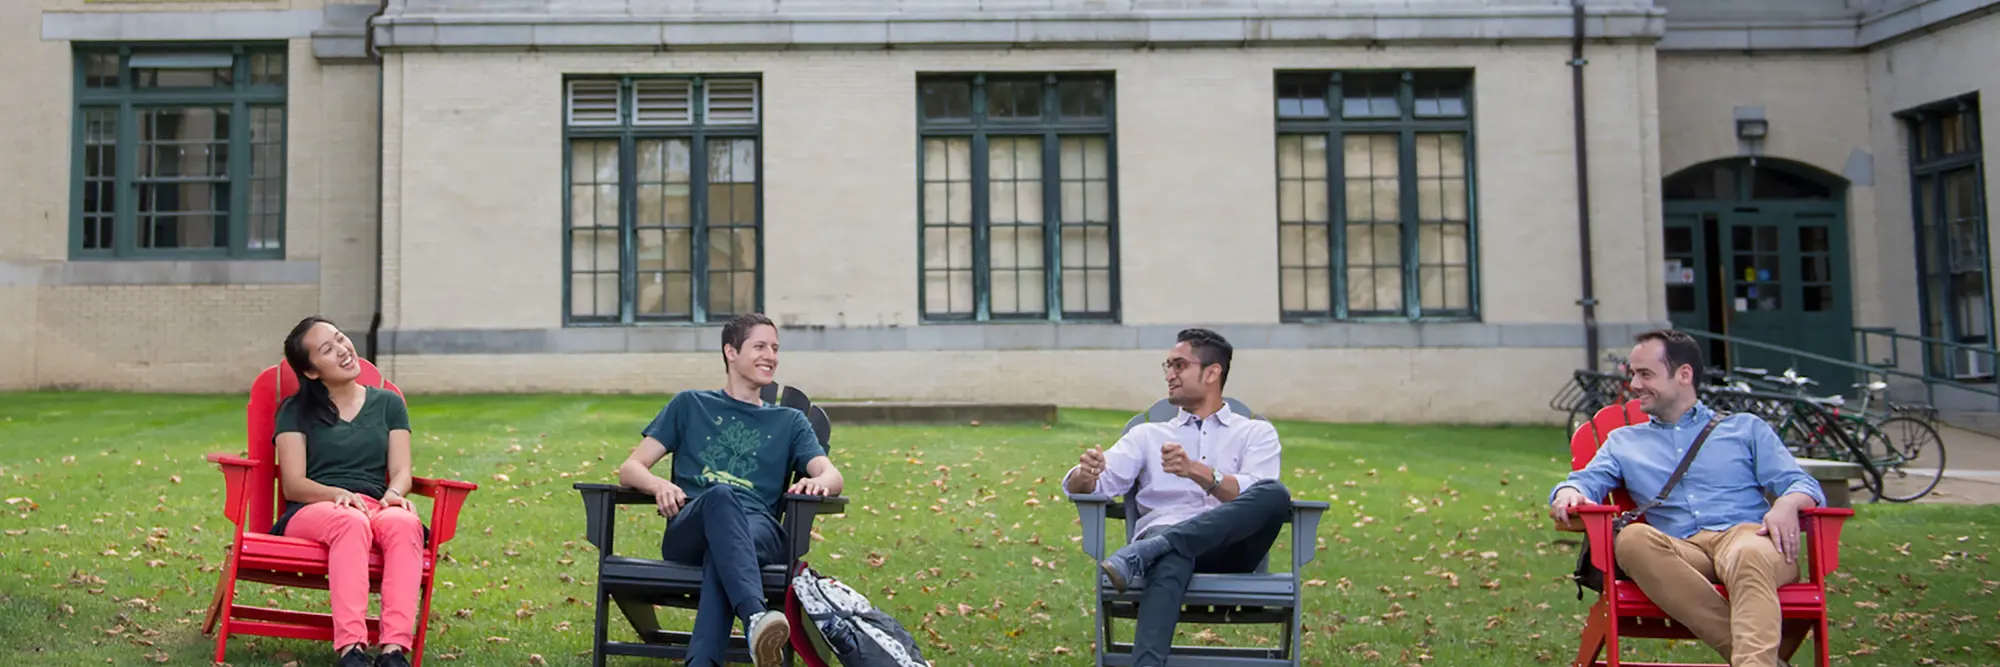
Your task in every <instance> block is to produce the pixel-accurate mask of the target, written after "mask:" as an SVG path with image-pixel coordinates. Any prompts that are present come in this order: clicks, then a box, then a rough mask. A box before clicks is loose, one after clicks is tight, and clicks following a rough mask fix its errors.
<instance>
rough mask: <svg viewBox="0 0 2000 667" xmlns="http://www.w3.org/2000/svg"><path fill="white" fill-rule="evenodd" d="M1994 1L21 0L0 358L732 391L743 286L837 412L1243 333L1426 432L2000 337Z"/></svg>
mask: <svg viewBox="0 0 2000 667" xmlns="http://www.w3.org/2000/svg"><path fill="white" fill-rule="evenodd" d="M1994 5H2000V3H1985V2H1970V3H1968V2H1946V1H1943V0H1932V1H1921V2H1917V1H1908V0H1903V1H1897V2H1887V1H1882V0H1846V1H1842V0H1814V1H1813V2H1787V3H1741V2H1722V1H1719V0H1714V1H1706V2H1687V1H1681V2H1673V1H1668V0H1660V1H1658V2H1649V1H1645V0H1617V1H1597V0H1584V2H1582V9H1583V12H1582V13H1583V17H1582V19H1581V20H1580V21H1579V20H1578V19H1577V17H1576V15H1575V13H1574V8H1573V7H1572V6H1571V5H1570V4H1569V3H1567V2H1555V1H1553V0H1452V1H1446V0H1437V1H1435V2H1415V1H1413V2H1395V3H1389V2H1365V1H1358V0H1357V1H1347V0H1341V1H1338V2H1304V1H1300V0H1261V1H1260V0H1202V1H1199V2H1197V1H1194V0H1186V1H1183V0H931V1H924V2H918V1H915V0H902V1H900V2H899V1H895V0H730V1H727V2H714V1H709V0H568V1H564V2H551V1H548V0H507V1H500V2H479V3H466V2H453V1H448V0H389V1H388V2H386V3H383V4H380V5H377V4H374V3H369V4H342V3H333V2H327V3H321V2H317V1H314V0H290V1H285V0H269V1H266V0H241V1H234V2H200V3H183V2H157V1H151V2H115V3H114V2H95V1H88V0H43V1H42V2H40V3H39V5H38V4H37V3H14V4H13V5H9V6H8V7H7V8H4V9H0V12H6V13H7V14H9V15H8V16H5V17H4V18H5V20H4V21H0V25H5V26H8V27H7V28H4V30H9V31H15V32H17V33H19V34H13V35H9V36H8V37H7V38H6V39H4V40H0V61H4V62H8V63H15V64H16V65H15V66H12V67H9V68H7V69H6V70H5V71H0V87H4V89H6V90H9V91H22V92H24V93H25V94H9V95H6V96H0V112H5V113H7V117H9V118H15V119H17V121H18V122H17V123H15V124H13V125H12V126H10V127H8V128H6V129H4V130H0V144H4V145H6V146H8V147H9V148H11V149H13V150H11V151H10V154H11V155H13V156H14V157H15V158H16V159H12V160H8V161H5V162H4V163H0V170H4V171H5V172H6V173H5V174H4V175H0V183H6V184H7V185H6V186H5V187H6V188H8V193H7V194H8V196H6V197H0V220H5V221H7V223H6V224H5V225H4V226H0V313H4V314H6V315H7V317H5V318H4V319H0V346H4V349H7V350H8V351H9V354H8V355H6V356H4V357H0V387H8V388H33V387H89V388H119V389H139V390H167V391H173V390H199V391H235V390H240V389H241V388H243V387H244V386H245V385H247V383H248V381H249V379H250V378H251V377H252V376H254V374H255V372H256V371H257V369H259V368H261V367H263V366H265V365H268V364H270V363H272V362H274V361H275V360H276V359H277V358H278V356H279V350H278V342H279V340H280V339H281V338H282V336H283V333H284V332H285V330H286V329H287V328H289V326H290V325H291V324H292V323H293V322H295V321H297V319H298V318H299V317H302V316H304V315H307V314H313V313H321V314H325V315H327V316H329V317H331V318H333V319H335V320H336V321H337V322H339V323H340V324H341V325H343V327H344V328H345V329H346V330H348V331H349V332H350V335H352V336H353V337H354V338H355V339H356V340H358V341H365V344H366V345H367V346H372V349H371V350H370V352H371V354H372V356H373V357H374V358H375V359H376V361H377V363H378V364H379V365H381V366H382V368H383V369H384V371H385V372H386V373H388V374H389V375H390V376H391V377H393V378H394V379H395V380H396V381H397V382H398V383H399V384H400V385H402V386H404V387H406V388H408V389H409V390H411V391H415V392H454V391H578V392H626V391H672V390H678V389H682V388H687V387H695V386H707V385H711V384H713V383H714V381H715V379H714V378H715V374H716V371H717V368H716V365H715V364H716V361H717V356H718V354H717V347H718V339H719V327H720V322H721V321H722V320H725V319H727V317H728V316H729V315H731V314H734V313H739V312H745V311H751V310H757V311H762V312H766V313H769V314H770V315H771V316H772V317H773V318H774V319H776V320H777V321H778V322H779V323H780V324H781V326H782V328H783V334H782V336H783V338H782V340H783V343H784V345H785V348H786V350H787V352H788V354H786V355H785V362H784V368H783V369H782V370H781V372H780V376H781V377H782V378H783V379H784V380H785V381H787V382H790V383H793V384H798V385H800V386H803V387H807V388H808V389H810V390H811V391H812V392H813V393H814V395H815V396H818V397H826V398H834V397H840V398H907V399H924V400H986V401H1024V400H1026V401H1055V402H1059V403H1062V404H1065V405H1075V406H1090V407H1108V408H1131V407H1135V406H1140V405H1144V404H1146V403H1148V402H1150V401H1151V400H1153V399H1155V398H1157V397H1158V396H1159V395H1160V393H1161V387H1160V377H1161V376H1160V372H1159V370H1157V367H1156V364H1157V362H1158V360H1159V359H1160V358H1161V353H1162V351H1163V350H1164V349H1165V348H1166V347H1167V346H1169V345H1171V343H1172V340H1173V336H1174V333H1175V332H1176V331H1178V330H1179V329H1180V328H1183V327H1186V326H1210V327H1213V328H1216V329H1217V330H1219V331H1221V332H1223V333H1224V334H1225V335H1226V336H1228V337H1229V338H1230V339H1231V340H1232V341H1233V342H1234V343H1235V344H1236V347H1237V355H1236V366H1235V368H1234V371H1233V372H1232V373H1231V376H1230V382H1229V391H1230V393H1231V394H1233V395H1236V396H1238V397H1240V398H1243V399H1244V400H1246V401H1249V402H1251V403H1252V404H1253V405H1256V406H1257V407H1258V408H1259V409H1260V411H1264V412H1268V413H1270V414H1272V415H1275V416H1281V417H1307V418H1318V419H1331V420H1382V421H1409V422H1439V421H1442V422H1497V421H1535V422H1542V421H1549V420H1552V419H1560V418H1561V416H1560V415H1558V414H1556V413H1553V412H1551V411H1549V410H1548V407H1547V400H1548V396H1549V395H1550V394H1551V393H1553V392H1554V390H1555V389H1556V388H1557V387H1559V386H1560V385H1561V383H1562V382H1563V381H1564V380H1565V379H1566V378H1567V377H1568V374H1569V372H1570V371H1571V370H1572V369H1574V368H1577V367H1578V366H1580V365H1582V364H1583V363H1585V360H1586V358H1587V355H1588V352H1587V349H1586V348H1587V346H1588V345H1589V343H1590V342H1591V339H1592V338H1595V340H1596V342H1597V343H1598V345H1600V346H1601V348H1602V349H1603V350H1606V351H1611V350H1619V349H1622V348H1624V347H1625V345H1627V343H1628V341H1629V340H1630V335H1631V334H1632V333H1634V332H1636V331H1638V330H1642V329H1645V328H1651V327H1654V326H1660V325H1663V324H1666V323H1668V322H1672V323H1675V324H1678V325H1682V326H1688V327H1695V328H1703V329H1706V330H1710V331H1717V332H1723V333H1728V334H1730V335H1732V336H1742V337H1747V338H1750V339H1753V340H1765V341H1774V342H1777V343H1781V344H1784V345H1786V346H1787V347H1797V348H1801V349H1808V350H1814V351H1824V352H1826V353H1828V354H1830V355H1832V356H1845V357H1847V358H1859V356H1860V355H1861V354H1862V353H1861V352H1860V351H1858V350H1856V349H1854V346H1853V344H1852V342H1853V340H1854V339H1855V336H1854V334H1853V333H1852V331H1853V330H1854V329H1855V328H1856V327H1862V328H1866V327H1890V328H1894V329H1896V330H1899V331H1902V332H1905V333H1908V334H1913V335H1914V334H1922V335H1926V336H1931V337H1934V338H1939V339H1951V340H1957V341H1961V342H1966V343H1968V344H1971V345H1986V346H1989V347H1990V345H1991V342H1990V338H1987V337H1986V332H1987V331H1989V330H1990V328H1991V319H1992V316H1991V312H1990V311H1991V307H1990V297H1989V295H1990V294H1991V293H1992V290H1993V281H1992V279H1991V277H1990V273H1991V272H1990V271H1989V270H1987V268H1986V267H1987V262H1986V257H1987V256H1989V255H1990V254H1991V252H1990V248H1991V245H1990V240H1989V239H1988V237H1987V235H1986V233H1985V230H1986V226H1985V199H1986V195H1987V194H1988V193H1991V192H1993V191H1994V190H1993V181H1992V179H1991V178H1990V177H1988V176H1987V175H1986V173H1985V171H1984V169H1983V165H1984V163H1985V157H1986V152H1985V149H1984V144H1983V143H1981V142H1980V141H1979V133H1978V128H1979V127H1980V126H1981V125H1983V124H1984V123H1982V122H1980V121H1981V118H1982V116H1981V114H1982V111H1981V109H1982V107H1981V104H1980V95H1981V94H1982V92H1983V91H1988V90H1993V89H1995V87H1996V86H2000V74H1996V73H1995V71H1994V70H1993V68H1990V67H1981V66H1980V65H1979V63H1981V62H1984V61H1987V60H1990V58H1987V56H1991V55H1994V54H1993V53H1992V51H1994V50H1995V49H1996V48H2000V47H1996V46H1994V45H1995V44H2000V18H1996V17H1993V16H1991V10H1992V7H1993V6H1994ZM1579 28H1581V31H1582V32H1581V38H1580V39H1579V33H1578V29H1579ZM1579 46H1580V48H1581V50H1582V54H1583V58H1582V60H1580V61H1579V60H1577V59H1576V58H1574V56H1573V51H1574V50H1575V49H1577V48H1579ZM1579 68H1580V70H1581V72H1582V77H1581V85H1580V86H1579V85H1578V82H1577V81H1576V79H1575V78H1574V74H1575V72H1576V71H1577V70H1578V69H1579ZM1579 93H1580V95H1581V97H1580V99H1581V102H1582V104H1581V112H1582V113H1578V109H1577V106H1578V105H1576V104H1575V103H1574V101H1575V100H1578V99H1579V97H1578V95H1579ZM1579 137H1581V144H1579ZM1579 147H1581V149H1582V150H1579ZM1580 158H1581V160H1582V161H1583V162H1584V163H1586V164H1587V166H1586V167H1584V169H1583V171H1582V175H1583V176H1584V178H1579V161H1580ZM1585 194H1587V204H1586V205H1584V206H1579V202H1580V201H1585V200H1586V198H1585V197H1584V196H1583V195H1585ZM1584 214H1587V218H1586V217H1585V215H1584ZM1583 219H1587V225H1584V224H1580V221H1581V220H1583ZM1585 228H1587V230H1588V237H1587V238H1588V244H1589V246H1588V248H1585V247H1584V245H1583V244H1584V239H1585V234H1584V233H1583V229H1585ZM1932 256H1935V257H1936V258H1938V259H1935V260H1926V259H1924V258H1926V257H1932ZM1586 258H1587V261H1588V266H1589V267H1590V268H1589V272H1588V275H1589V276H1590V279H1589V280H1588V281H1586V280H1585V279H1584V276H1585V275H1586V273H1585V270H1584V268H1583V267H1584V266H1585V261H1586ZM1586 294H1588V295H1589V297H1590V298H1591V299H1592V300H1593V303H1594V307H1593V308H1592V313H1591V319H1592V320H1593V322H1594V326H1586V325H1585V315H1584V310H1583V308H1582V307H1580V306H1579V302H1580V301H1582V300H1584V299H1585V296H1586ZM1592 331H1594V332H1595V335H1594V336H1592V335H1590V333H1589V332H1592ZM1954 349H1955V348H1954ZM1916 356H1919V357H1920V356H1922V355H1916ZM1941 356H1944V357H1950V356H1951V355H1948V354H1946V355H1941ZM1974 356H1975V357H1976V355H1974ZM1746 359H1748V357H1746ZM1752 360H1754V359H1752ZM1959 361H1962V360H1959ZM1907 363H1910V364H1921V363H1924V362H1923V361H1922V360H1914V361H1907ZM1938 363H1943V364H1950V363H1956V361H1955V360H1954V359H1953V358H1943V359H1940V360H1939V361H1938ZM1975 370H1976V369H1975Z"/></svg>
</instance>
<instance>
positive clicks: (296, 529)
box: [285, 496, 424, 649]
mask: <svg viewBox="0 0 2000 667" xmlns="http://www.w3.org/2000/svg"><path fill="white" fill-rule="evenodd" d="M357 497H359V498H360V499H361V502H362V504H363V505H364V506H366V507H367V508H368V509H367V510H366V511H363V510H357V509H352V508H346V507H338V506H335V505H334V504H333V503H331V502H318V503H313V504H310V505H307V506H305V507H301V508H299V511H298V513H297V514H294V515H292V521H291V523H288V524H286V525H285V536H287V537H299V538H304V539H308V540H312V541H315V542H319V543H321V544H324V545H326V552H327V554H326V555H327V564H326V578H327V584H328V589H329V591H328V592H329V593H330V594H331V596H332V598H333V646H334V648H340V647H344V646H348V645H350V644H366V643H368V621H367V619H368V556H369V554H370V553H371V552H378V551H379V552H381V554H382V623H381V631H382V636H381V638H380V639H381V641H380V642H378V643H380V644H395V645H397V646H401V647H403V648H406V649H407V648H410V646H411V643H412V640H413V639H414V638H415V636H416V618H417V592H418V590H417V589H418V585H419V584H420V583H421V577H422V576H423V560H422V559H423V550H424V526H423V523H422V522H421V520H419V519H418V518H417V514H416V512H413V511H410V510H409V509H406V508H402V507H394V508H386V509H385V508H383V507H382V503H380V502H377V501H376V500H375V499H373V498H369V497H367V496H357Z"/></svg>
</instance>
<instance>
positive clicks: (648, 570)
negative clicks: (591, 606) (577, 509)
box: [576, 384, 847, 667]
mask: <svg viewBox="0 0 2000 667" xmlns="http://www.w3.org/2000/svg"><path fill="white" fill-rule="evenodd" d="M779 387H780V385H776V384H772V385H766V386H765V387H764V390H763V398H764V400H765V401H768V402H774V403H778V404H780V405H784V406H787V407H791V408H796V409H798V410H799V411H801V412H804V413H806V418H807V420H808V421H810V422H812V427H813V431H814V432H815V434H816V435H818V436H819V444H820V446H822V447H826V448H827V451H828V452H829V453H831V452H832V451H833V446H832V444H831V441H830V437H831V435H832V431H833V425H832V423H831V422H829V421H827V418H826V411H825V410H822V409H820V407H819V406H817V405H813V404H812V399H810V398H808V397H807V396H806V394H805V392H802V391H799V390H798V388H796V387H784V388H783V390H782V391H780V389H779ZM794 478H795V479H794V480H793V481H797V480H796V475H795V476H794ZM576 490H577V491H579V492H581V493H582V494H583V508H584V516H585V521H586V522H587V529H586V535H587V537H589V539H590V543H591V544H592V545H593V546H596V547H597V554H598V562H597V604H596V608H597V628H596V636H595V639H593V640H592V643H591V658H590V664H591V665H593V666H594V667H603V665H604V657H605V656H607V655H629V656H641V657H649V658H666V659H669V660H675V661H679V660H685V659H687V650H688V638H689V633H687V632H682V631H668V630H662V629H660V622H659V616H658V615H657V614H656V613H655V610H654V606H655V605H661V606H668V607H679V608H682V609H694V608H696V607H697V606H699V605H700V603H701V568H700V567H699V566H694V565H688V564H684V563H675V562H670V561H663V560H659V559H657V558H655V557H644V558H641V557H635V556H620V555H616V552H614V551H613V547H614V546H616V544H615V540H613V532H614V529H615V528H616V527H617V521H616V519H617V511H616V510H617V506H619V505H644V506H646V507H647V509H649V510H650V509H651V508H652V507H653V506H654V499H653V497H652V496H650V495H647V494H645V493H641V492H639V491H638V490H636V489H633V488H631V487H627V486H617V485H612V484H577V485H576ZM846 508H847V498H846V497H845V496H834V497H828V498H821V497H818V496H802V495H796V494H786V495H785V499H784V502H783V503H782V504H781V506H780V508H779V509H780V511H782V512H783V514H782V515H781V516H779V517H778V524H779V525H780V526H781V527H783V528H784V531H785V535H784V538H785V541H786V548H787V553H788V558H787V561H788V562H787V563H786V564H784V565H767V566H765V567H764V568H763V572H762V574H763V585H764V606H765V607H767V608H769V609H775V610H782V609H784V608H785V607H784V603H785V588H786V585H787V583H788V582H789V580H790V579H791V573H792V571H793V570H795V569H796V568H797V567H798V563H799V558H800V557H801V556H804V555H805V554H806V552H807V551H808V550H810V549H811V548H812V523H813V518H814V517H817V516H819V515H821V514H840V513H842V512H845V511H846ZM643 547H644V548H645V549H646V550H647V551H648V552H650V553H651V554H653V556H657V555H658V554H659V551H658V549H659V545H658V544H657V543H650V542H649V543H646V544H644V545H643ZM612 603H616V604H617V606H618V610H619V611H621V612H623V613H624V615H625V620H626V621H628V622H630V623H631V625H632V629H633V630H635V631H637V632H638V634H639V640H640V641H638V642H622V641H610V640H609V639H608V636H609V634H610V628H609V627H608V626H607V623H608V621H609V611H610V607H611V605H612ZM791 659H792V656H791V652H790V650H789V649H788V650H787V651H786V661H785V662H786V664H791ZM728 660H729V662H732V663H749V662H750V648H749V645H748V644H747V643H746V642H745V641H744V639H743V637H740V636H737V637H732V638H731V640H730V647H729V657H728Z"/></svg>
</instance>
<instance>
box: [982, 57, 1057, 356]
mask: <svg viewBox="0 0 2000 667" xmlns="http://www.w3.org/2000/svg"><path fill="white" fill-rule="evenodd" d="M984 97H985V96H984V95H982V94H980V93H978V92H974V93H973V99H974V100H979V101H976V102H974V103H973V105H974V106H978V105H980V104H984V100H983V98H984ZM990 146H991V145H990V143H989V142H988V141H987V140H986V132H985V131H984V130H980V131H976V132H974V133H973V134H972V312H973V319H975V320H978V321H980V322H985V321H987V320H991V319H993V303H992V302H993V278H992V276H990V275H988V274H987V272H988V271H990V270H991V268H992V266H993V262H992V257H991V252H990V250H991V248H990V247H989V246H990V244H991V242H992V241H991V239H992V237H993V227H992V219H991V215H992V211H993V207H992V206H991V205H990V204H991V202H988V201H987V197H988V196H989V193H990V192H992V188H991V187H989V184H988V183H987V182H986V179H987V178H989V177H990V176H991V174H990V173H989V172H991V171H992V170H991V169H988V164H987V162H988V161H989V160H991V159H993V158H992V156H990V155H988V154H987V150H989V148H990ZM1046 196H1047V195H1044V197H1046Z"/></svg>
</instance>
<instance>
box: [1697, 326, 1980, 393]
mask: <svg viewBox="0 0 2000 667" xmlns="http://www.w3.org/2000/svg"><path fill="white" fill-rule="evenodd" d="M1676 330H1677V331H1680V332H1682V333H1685V334H1687V335H1689V336H1693V337H1695V338H1700V339H1703V340H1711V341H1721V342H1723V343H1727V344H1730V345H1741V346H1744V347H1749V348H1755V349H1759V350H1765V351H1769V352H1776V353H1779V354H1784V355H1788V356H1790V357H1791V358H1792V365H1793V366H1794V367H1796V366H1798V362H1799V360H1801V359H1805V360H1810V361H1815V362H1819V363H1821V364H1826V365H1828V366H1834V367H1838V368H1844V369H1847V370H1852V371H1857V372H1860V373H1862V374H1863V375H1862V377H1864V378H1866V377H1868V376H1870V375H1880V376H1882V377H1883V378H1884V379H1885V380H1886V379H1887V378H1890V377H1900V378H1907V379H1911V380H1916V381H1917V382H1921V383H1923V385H1924V402H1926V403H1929V404H1931V405H1936V404H1937V388H1938V387H1939V386H1945V387H1950V388H1953V389H1957V390H1959V391H1964V392H1967V393H1971V394H1977V395H1980V396H1988V397H1991V398H1992V399H1993V401H1994V404H1995V405H2000V388H1996V387H1993V386H1979V385H1972V384H1966V383H1964V382H1959V381H1957V380H1952V379H1950V378H1941V377H1936V376H1933V375H1930V374H1929V373H1928V372H1926V373H1912V372H1909V371H1906V370H1903V369H1902V368H1901V367H1900V365H1895V366H1891V367H1884V366H1879V365H1875V364H1864V363H1858V362H1854V361H1848V360H1846V359H1835V358H1833V357H1828V356H1825V355H1820V354H1813V353H1811V352H1806V351H1802V350H1798V349H1795V348H1789V347H1784V346H1782V345H1773V344H1770V343H1766V342H1763V341H1755V340H1747V339H1743V338H1736V337H1734V336H1729V335H1725V334H1719V333H1714V332H1709V331H1702V330H1700V329H1676ZM1863 358H1866V356H1865V352H1864V357H1863Z"/></svg>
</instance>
